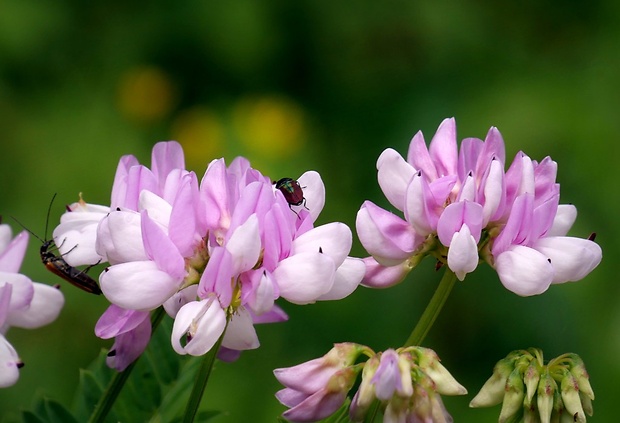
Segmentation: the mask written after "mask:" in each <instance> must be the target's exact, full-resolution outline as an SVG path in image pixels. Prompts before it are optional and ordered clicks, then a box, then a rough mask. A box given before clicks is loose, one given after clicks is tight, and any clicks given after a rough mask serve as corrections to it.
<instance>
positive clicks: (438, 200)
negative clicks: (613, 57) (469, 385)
mask: <svg viewBox="0 0 620 423" xmlns="http://www.w3.org/2000/svg"><path fill="white" fill-rule="evenodd" d="M505 162H506V160H505V148H504V141H503V139H502V137H501V135H500V133H499V131H498V130H497V129H496V128H491V129H490V130H489V132H488V134H487V136H486V139H485V140H484V141H482V140H480V139H477V138H466V139H464V140H463V141H462V143H461V146H460V150H459V148H458V147H457V138H456V123H455V121H454V119H446V120H444V121H443V122H442V123H441V125H440V126H439V128H438V129H437V132H436V134H435V136H434V137H433V139H432V141H431V143H430V145H429V147H428V148H427V146H426V144H425V141H424V137H423V135H422V133H421V132H418V133H417V134H416V135H415V136H414V137H413V139H412V141H411V144H410V145H409V152H408V155H407V159H406V160H405V159H404V158H403V157H402V156H401V155H400V154H398V153H397V152H396V151H395V150H393V149H387V150H385V151H384V152H383V153H382V154H381V156H380V157H379V159H378V160H377V169H378V181H379V185H380V186H381V189H382V190H383V192H384V194H385V196H386V198H387V199H388V201H389V202H390V203H391V204H392V206H394V207H395V208H396V209H398V210H400V211H401V212H403V214H404V219H402V218H400V217H399V216H397V215H395V214H393V213H391V212H389V211H387V210H384V209H382V208H380V207H379V206H377V205H375V204H374V203H372V202H370V201H366V202H365V203H364V204H363V205H362V207H361V209H360V211H359V212H358V215H357V222H356V226H357V233H358V236H359V238H360V241H361V242H362V244H363V246H364V247H365V248H366V250H367V251H368V252H369V253H370V254H371V257H368V258H366V259H365V261H366V264H367V273H366V276H365V278H364V281H363V284H365V285H368V286H373V287H387V286H391V285H394V284H396V283H398V282H400V281H402V280H403V278H404V277H405V275H406V274H407V273H408V272H409V271H410V270H411V269H412V268H413V267H414V266H415V265H417V263H419V262H420V261H421V259H422V258H424V257H425V256H426V255H429V254H430V255H433V256H434V257H435V258H436V259H437V260H438V261H439V263H441V264H445V265H447V266H448V267H449V268H450V270H451V271H452V272H454V273H455V274H456V276H457V277H458V278H459V279H460V280H463V279H464V278H465V276H466V275H467V274H468V273H471V272H472V271H474V270H475V269H476V267H477V266H478V263H479V262H480V261H481V260H484V261H486V262H488V263H489V264H490V265H491V266H492V267H493V268H495V270H496V271H497V273H498V275H499V278H500V280H501V282H502V284H503V285H504V286H505V287H506V288H507V289H509V290H511V291H513V292H514V293H516V294H518V295H522V296H528V295H536V294H541V293H543V292H544V291H546V290H547V289H548V288H549V286H550V285H551V284H558V283H563V282H568V281H577V280H580V279H582V278H583V277H585V276H586V275H587V274H588V273H589V272H590V271H592V270H593V269H594V268H595V267H596V266H597V265H598V264H599V262H600V261H601V257H602V252H601V249H600V247H599V246H598V245H597V244H596V243H594V242H593V241H592V240H590V239H581V238H574V237H568V236H566V234H567V233H568V230H569V229H570V228H571V226H572V225H573V223H574V221H575V219H576V216H577V209H576V208H575V207H574V206H573V205H565V204H559V199H560V187H559V184H557V183H556V181H555V178H556V173H557V163H556V162H554V161H553V160H551V158H549V157H546V158H545V159H543V160H542V161H541V162H537V161H535V160H532V159H531V158H529V157H528V156H527V155H525V154H524V153H523V152H519V153H517V155H516V157H515V159H514V160H513V162H512V164H511V165H510V167H509V168H508V170H506V171H505V170H504V167H505Z"/></svg>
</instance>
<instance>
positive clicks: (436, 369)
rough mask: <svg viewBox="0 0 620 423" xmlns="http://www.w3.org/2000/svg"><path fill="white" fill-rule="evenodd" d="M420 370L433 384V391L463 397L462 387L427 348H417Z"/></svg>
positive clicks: (464, 391) (465, 391) (433, 352)
mask: <svg viewBox="0 0 620 423" xmlns="http://www.w3.org/2000/svg"><path fill="white" fill-rule="evenodd" d="M417 349H418V350H419V351H420V354H419V355H418V358H419V366H420V368H421V369H422V370H423V371H424V373H426V374H427V375H428V377H430V378H431V379H432V380H433V382H435V390H436V391H437V393H439V394H441V395H465V394H467V389H465V388H464V387H463V385H461V384H460V383H458V382H457V381H456V379H455V378H454V377H453V376H452V375H451V374H450V372H449V371H448V370H447V369H446V368H445V367H444V366H443V365H442V364H441V362H440V360H439V357H438V356H437V353H436V352H435V351H433V350H431V349H429V348H422V347H417Z"/></svg>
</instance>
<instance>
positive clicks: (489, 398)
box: [470, 348, 594, 423]
mask: <svg viewBox="0 0 620 423" xmlns="http://www.w3.org/2000/svg"><path fill="white" fill-rule="evenodd" d="M511 367H512V370H510V369H511ZM507 373H508V374H507ZM502 380H503V381H504V383H505V385H504V387H505V390H504V392H503V397H501V398H503V404H502V410H501V413H500V418H499V421H500V422H508V421H510V422H512V421H522V422H536V423H538V422H540V423H564V422H566V423H569V422H573V423H574V422H579V423H585V421H586V414H587V415H589V416H591V415H592V399H593V398H594V392H592V388H591V386H590V382H589V380H588V373H587V372H586V370H585V366H584V364H583V361H582V360H581V358H579V356H577V355H576V354H563V355H561V356H559V357H557V358H554V359H553V360H551V361H549V363H548V364H546V365H545V364H544V363H543V355H542V351H540V350H538V349H535V348H530V349H528V350H527V351H526V350H520V351H513V352H512V353H511V354H509V355H508V356H507V357H506V358H505V359H503V360H500V361H499V362H498V363H497V365H496V366H495V369H494V372H493V376H491V378H490V379H489V380H488V381H487V382H486V383H485V385H484V386H483V387H482V389H481V390H480V392H479V393H478V395H476V397H475V398H474V399H473V400H472V402H471V404H470V406H471V407H480V406H487V405H494V404H495V403H497V402H499V401H497V402H493V401H494V400H497V398H498V397H500V394H502V393H500V392H499V386H500V385H501V382H502ZM501 398H500V400H501Z"/></svg>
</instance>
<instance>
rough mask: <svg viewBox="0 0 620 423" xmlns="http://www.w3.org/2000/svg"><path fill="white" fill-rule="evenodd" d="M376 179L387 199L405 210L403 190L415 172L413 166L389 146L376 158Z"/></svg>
mask: <svg viewBox="0 0 620 423" xmlns="http://www.w3.org/2000/svg"><path fill="white" fill-rule="evenodd" d="M377 171H378V172H377V179H378V181H379V186H380V187H381V190H382V191H383V193H384V194H385V197H386V198H387V199H388V201H389V202H390V203H391V204H392V205H393V206H394V207H396V208H397V209H398V210H400V211H404V210H405V192H406V191H407V186H408V185H409V182H410V181H411V178H413V175H414V173H415V172H416V171H415V169H414V168H413V166H411V165H410V164H409V163H407V162H406V161H405V159H403V157H402V156H401V155H400V154H398V152H396V150H393V149H391V148H388V149H387V150H385V151H384V152H383V153H381V155H380V156H379V159H377Z"/></svg>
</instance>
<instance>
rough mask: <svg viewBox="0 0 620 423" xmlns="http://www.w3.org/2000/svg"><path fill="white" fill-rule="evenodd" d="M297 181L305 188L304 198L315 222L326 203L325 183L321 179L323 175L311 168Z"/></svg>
mask: <svg viewBox="0 0 620 423" xmlns="http://www.w3.org/2000/svg"><path fill="white" fill-rule="evenodd" d="M297 182H299V185H300V186H301V188H302V189H303V190H304V198H305V199H306V206H307V207H308V209H309V210H310V216H312V221H313V222H314V221H315V220H316V218H317V217H318V216H319V214H320V213H321V211H322V210H323V206H324V205H325V185H324V184H323V180H322V179H321V175H319V173H318V172H315V171H314V170H309V171H307V172H304V174H303V175H301V176H300V177H299V178H298V179H297Z"/></svg>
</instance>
